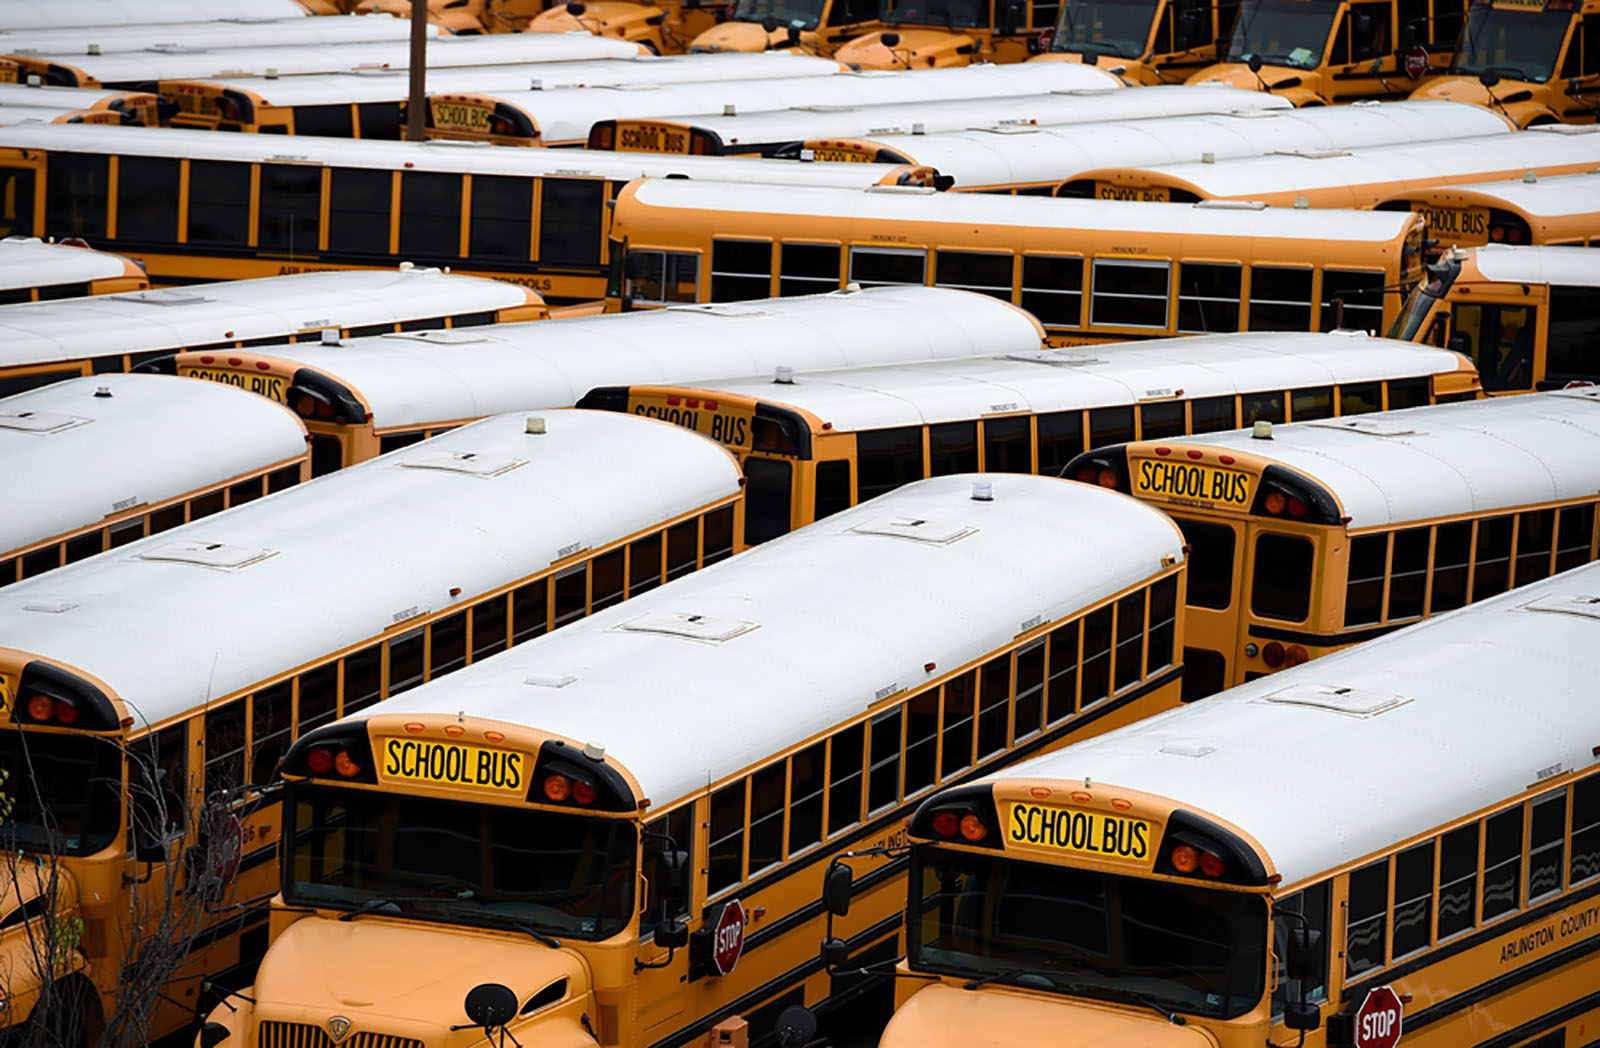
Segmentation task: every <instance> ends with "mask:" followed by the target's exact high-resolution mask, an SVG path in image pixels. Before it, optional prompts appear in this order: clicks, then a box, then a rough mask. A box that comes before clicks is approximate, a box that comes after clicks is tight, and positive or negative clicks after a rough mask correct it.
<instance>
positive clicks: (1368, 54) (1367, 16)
mask: <svg viewBox="0 0 1600 1048" xmlns="http://www.w3.org/2000/svg"><path fill="white" fill-rule="evenodd" d="M1392 12H1393V5H1392V4H1391V3H1390V0H1380V2H1379V3H1366V4H1351V5H1350V61H1352V62H1361V61H1364V60H1366V59H1368V58H1382V57H1383V56H1384V55H1385V54H1386V53H1387V52H1388V51H1389V50H1390V48H1389V19H1390V18H1392V17H1393V14H1392Z"/></svg>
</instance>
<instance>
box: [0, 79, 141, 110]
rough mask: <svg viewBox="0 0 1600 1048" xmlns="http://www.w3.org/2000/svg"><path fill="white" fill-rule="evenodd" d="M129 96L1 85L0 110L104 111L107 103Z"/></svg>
mask: <svg viewBox="0 0 1600 1048" xmlns="http://www.w3.org/2000/svg"><path fill="white" fill-rule="evenodd" d="M127 94H130V92H127V91H111V90H108V89H106V88H103V87H55V86H53V85H49V84H46V85H43V86H34V87H29V86H28V85H27V84H0V108H4V109H11V108H13V107H16V106H45V107H49V108H52V109H93V108H97V107H98V108H101V109H104V108H107V106H106V105H105V103H106V102H107V101H109V100H111V99H115V98H118V97H120V96H123V95H127Z"/></svg>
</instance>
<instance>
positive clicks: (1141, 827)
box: [1005, 801, 1155, 865]
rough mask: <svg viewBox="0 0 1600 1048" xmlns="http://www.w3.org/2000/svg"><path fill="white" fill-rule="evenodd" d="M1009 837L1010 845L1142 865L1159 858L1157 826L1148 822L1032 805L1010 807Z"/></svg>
mask: <svg viewBox="0 0 1600 1048" xmlns="http://www.w3.org/2000/svg"><path fill="white" fill-rule="evenodd" d="M1005 837H1006V843H1007V844H1022V845H1029V846H1032V847H1035V848H1048V849H1050V850H1052V851H1060V852H1069V853H1071V854H1074V855H1093V856H1095V857H1096V858H1101V859H1110V860H1112V861H1116V862H1130V863H1138V864H1140V865H1149V863H1150V861H1151V859H1152V858H1153V857H1154V855H1155V825H1154V824H1153V823H1151V822H1149V821H1148V820H1146V819H1133V818H1129V817H1128V816H1126V815H1112V814H1111V813H1109V812H1103V811H1089V810H1086V809H1083V808H1062V807H1058V806H1056V805H1053V804H1035V803H1033V802H1031V801H1012V802H1011V803H1010V804H1009V805H1008V806H1007V808H1006V829H1005Z"/></svg>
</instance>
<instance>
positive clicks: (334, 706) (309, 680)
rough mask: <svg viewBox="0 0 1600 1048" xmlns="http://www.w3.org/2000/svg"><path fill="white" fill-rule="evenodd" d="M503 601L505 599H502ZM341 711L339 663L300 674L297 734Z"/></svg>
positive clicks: (328, 719)
mask: <svg viewBox="0 0 1600 1048" xmlns="http://www.w3.org/2000/svg"><path fill="white" fill-rule="evenodd" d="M502 603H503V601H502ZM338 713H339V664H338V663H337V662H330V663H328V664H327V665H325V666H318V667H317V668H316V669H314V670H308V671H307V672H305V673H302V674H301V675H300V714H299V730H298V732H297V734H299V735H304V734H305V733H306V732H308V731H310V730H311V729H312V728H315V727H317V726H318V725H320V724H324V723H326V722H328V721H331V720H333V718H334V717H335V716H337V715H338Z"/></svg>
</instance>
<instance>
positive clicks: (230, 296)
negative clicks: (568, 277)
mask: <svg viewBox="0 0 1600 1048" xmlns="http://www.w3.org/2000/svg"><path fill="white" fill-rule="evenodd" d="M15 243H16V242H15V241H13V240H6V241H0V255H3V254H4V253H5V251H6V250H7V248H9V247H11V246H12V245H14V244H15ZM59 250H61V251H68V250H73V249H68V248H61V249H59ZM78 253H79V254H88V252H83V251H79V252H78ZM549 314H550V311H549V309H548V308H547V307H546V306H545V304H544V302H543V300H542V299H540V297H539V296H538V295H537V294H535V293H534V292H532V291H529V290H528V289H527V288H525V287H521V286H519V285H516V284H511V283H507V282H505V281H500V280H485V279H483V278H481V277H468V276H456V275H452V274H449V273H444V272H441V271H440V270H437V269H421V268H418V267H414V266H410V265H407V264H402V265H401V266H400V267H399V268H398V269H395V270H389V271H384V270H378V269H374V270H367V271H351V272H342V273H341V272H329V273H300V274H296V275H294V276H286V277H264V278H261V279H258V280H229V281H221V282H217V283H209V284H194V285H190V286H188V287H182V288H157V289H154V290H150V291H138V292H123V293H119V294H114V295H96V296H92V297H89V298H81V299H71V300H66V301H49V302H34V303H20V304H17V305H12V306H8V307H7V308H5V309H4V310H0V396H10V395H12V394H14V393H21V392H22V391H23V390H27V389H32V388H34V387H35V386H42V385H45V384H47V383H50V382H59V381H61V380H62V379H64V378H70V377H72V376H74V375H99V374H104V373H105V372H108V371H129V370H131V369H133V368H135V367H138V366H139V365H140V364H143V363H146V362H147V361H150V360H153V359H155V358H157V357H162V356H170V355H171V354H172V353H174V352H177V351H179V350H184V349H200V348H205V349H210V350H226V349H237V348H240V347H242V346H252V345H261V344H266V343H274V342H295V341H302V342H303V341H308V340H309V341H320V340H322V339H324V338H334V337H338V338H348V337H360V336H364V335H376V334H379V333H381V332H386V331H390V332H392V331H417V330H425V329H432V328H452V329H454V328H468V327H474V326H477V325H480V324H492V323H503V322H509V321H522V320H540V319H543V318H544V317H547V316H549ZM324 332H326V334H324Z"/></svg>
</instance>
